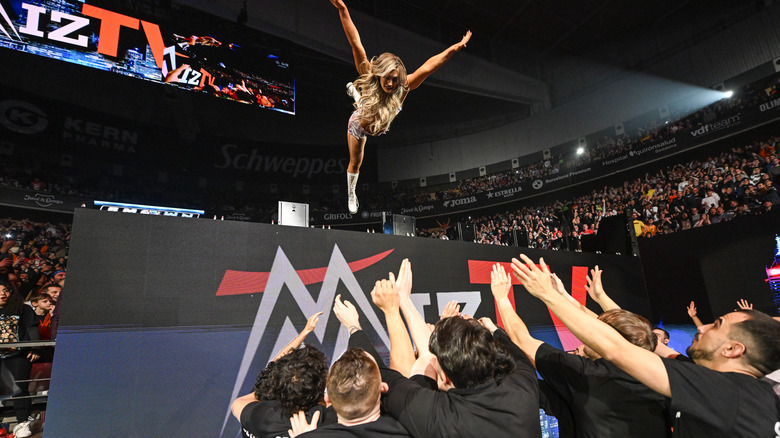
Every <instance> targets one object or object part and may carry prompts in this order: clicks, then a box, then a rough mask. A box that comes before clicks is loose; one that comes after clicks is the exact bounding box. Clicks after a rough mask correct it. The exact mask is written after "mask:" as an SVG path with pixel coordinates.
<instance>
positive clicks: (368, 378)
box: [328, 348, 382, 420]
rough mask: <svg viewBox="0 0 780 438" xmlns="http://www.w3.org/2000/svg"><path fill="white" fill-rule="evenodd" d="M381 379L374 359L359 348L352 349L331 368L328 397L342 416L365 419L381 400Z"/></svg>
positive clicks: (347, 418) (350, 418)
mask: <svg viewBox="0 0 780 438" xmlns="http://www.w3.org/2000/svg"><path fill="white" fill-rule="evenodd" d="M381 382H382V375H381V374H380V372H379V366H378V365H377V363H376V362H375V361H374V359H372V358H371V357H370V356H369V355H368V354H367V353H366V352H365V351H363V350H361V349H359V348H350V349H348V350H347V351H345V352H344V354H342V355H341V357H340V358H339V359H338V360H337V361H336V362H334V363H333V366H332V367H331V368H330V373H328V398H329V399H330V401H331V403H332V404H333V409H335V410H336V413H337V414H338V415H339V417H340V418H344V419H346V420H355V419H358V418H363V417H365V416H366V415H368V414H369V413H371V411H372V410H373V409H374V408H375V407H376V403H378V402H379V396H380V395H381V388H380V384H381Z"/></svg>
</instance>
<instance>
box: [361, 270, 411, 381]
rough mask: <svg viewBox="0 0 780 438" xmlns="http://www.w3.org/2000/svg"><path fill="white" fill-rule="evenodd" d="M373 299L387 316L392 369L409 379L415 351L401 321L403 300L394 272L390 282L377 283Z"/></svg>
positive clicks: (372, 293)
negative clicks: (401, 303)
mask: <svg viewBox="0 0 780 438" xmlns="http://www.w3.org/2000/svg"><path fill="white" fill-rule="evenodd" d="M399 275H400V274H399ZM371 299H372V300H373V301H374V304H375V305H376V306H377V307H379V308H380V309H382V312H384V314H385V322H386V323H387V332H388V334H389V336H390V368H391V369H394V370H396V371H398V372H399V373H401V374H403V375H404V376H406V377H409V375H410V373H411V369H412V365H414V350H413V349H412V341H411V340H410V339H409V335H408V333H407V332H406V326H405V325H404V321H403V320H402V319H401V312H400V301H401V300H400V297H399V296H398V287H397V286H396V283H395V277H394V276H393V273H392V272H391V273H390V278H389V280H380V281H377V282H376V284H375V285H374V289H373V290H372V291H371Z"/></svg>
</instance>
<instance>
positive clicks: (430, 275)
mask: <svg viewBox="0 0 780 438" xmlns="http://www.w3.org/2000/svg"><path fill="white" fill-rule="evenodd" d="M524 251H525V252H526V254H528V255H529V256H531V257H532V258H534V259H538V258H539V257H540V256H544V257H545V260H546V262H547V263H548V264H549V265H550V266H551V268H552V270H553V271H555V272H556V273H557V274H558V276H560V277H561V278H562V280H563V282H564V284H566V285H567V288H569V289H570V290H571V291H573V294H574V296H575V297H576V298H578V299H580V300H581V301H585V296H586V292H585V291H584V284H585V274H586V273H587V270H588V268H591V267H593V266H594V265H596V264H598V265H599V266H600V267H601V268H602V269H603V270H604V286H605V288H606V290H607V291H608V292H609V293H610V295H612V296H613V298H614V299H615V301H616V302H618V303H619V304H621V305H623V306H625V308H627V309H629V310H632V311H635V312H638V313H641V314H644V315H649V303H648V299H647V295H646V292H645V287H644V282H643V276H642V270H641V265H640V263H639V260H638V259H637V258H635V257H626V256H623V257H620V256H611V255H599V254H584V253H571V252H566V251H539V250H530V249H526V250H524ZM516 256H517V249H516V248H510V247H501V246H493V245H475V244H472V243H463V242H454V241H440V240H435V239H419V238H412V237H405V236H389V235H381V234H367V233H366V234H364V233H356V232H344V231H335V230H322V229H307V228H292V227H283V226H278V225H276V226H275V225H266V224H255V223H244V222H231V221H214V220H208V219H183V218H166V217H152V216H144V215H134V214H123V213H110V212H101V211H95V210H85V209H84V210H81V209H80V210H77V211H76V214H75V218H74V223H73V238H72V244H71V252H70V261H69V270H68V285H67V288H66V293H64V294H63V297H64V299H63V303H64V304H63V305H62V308H61V312H62V313H61V325H60V331H59V334H58V338H57V357H56V358H55V363H54V369H53V375H52V385H51V390H50V396H49V406H48V415H47V422H46V429H47V435H49V434H51V435H52V436H56V437H60V438H66V437H82V436H177V437H179V436H209V437H211V436H220V437H234V436H236V433H237V431H238V423H237V422H236V421H235V420H234V419H233V417H232V416H231V415H229V406H230V403H231V401H232V399H233V398H234V397H236V396H237V395H243V394H246V393H248V392H249V391H250V389H251V385H252V384H253V383H254V380H255V377H256V375H257V373H258V372H259V371H260V370H261V369H262V368H263V367H264V366H265V364H266V363H267V362H268V360H269V359H270V358H271V357H272V355H273V354H275V353H276V352H277V351H278V350H280V349H281V348H282V347H283V346H284V345H285V344H286V343H287V342H288V341H289V340H291V339H292V338H293V337H294V336H295V335H296V334H297V332H298V331H300V330H301V329H303V327H304V326H305V324H306V319H307V317H308V316H310V315H311V314H313V313H315V312H316V311H320V310H323V311H325V313H324V315H323V316H322V317H321V318H320V322H319V324H318V325H317V328H316V330H315V332H314V333H313V334H311V335H310V336H309V337H308V338H307V340H306V342H308V343H311V344H313V345H315V346H317V347H319V348H321V349H322V350H323V351H324V352H325V354H326V355H328V356H329V357H330V358H331V360H333V358H335V357H338V356H339V355H340V354H341V353H342V352H343V350H344V349H345V347H346V341H347V332H346V329H342V328H341V327H340V326H339V323H338V320H337V319H336V318H335V316H334V315H333V314H332V311H331V309H332V304H333V300H334V298H335V296H336V294H341V295H342V296H343V297H344V298H345V299H348V300H350V301H352V302H353V303H355V305H356V306H357V308H358V310H359V312H360V314H361V323H362V325H363V328H364V329H365V330H366V331H367V332H368V333H369V335H370V336H372V337H374V339H375V340H376V342H377V344H378V345H379V346H380V349H384V350H385V352H386V348H385V347H384V346H385V345H387V344H388V337H387V333H386V330H385V328H384V317H383V315H382V313H381V311H380V310H378V309H377V308H375V307H374V306H373V304H372V303H371V302H370V296H369V293H370V290H371V288H372V287H373V284H374V282H375V281H376V280H377V279H380V278H383V277H386V276H387V273H388V272H390V271H396V272H397V270H398V267H399V265H400V263H401V261H402V260H403V259H404V258H409V259H410V260H411V262H412V269H413V272H414V287H413V300H414V302H415V304H416V305H417V307H418V308H419V309H420V310H421V311H422V313H423V315H424V317H425V319H426V320H427V321H428V322H435V321H436V320H437V319H438V318H439V315H440V312H441V310H442V309H443V307H444V306H445V305H446V303H447V302H448V301H451V300H456V301H458V302H460V303H461V306H462V311H463V312H464V313H468V314H471V315H474V316H475V317H482V316H489V317H491V318H495V306H494V302H493V299H492V296H491V293H490V284H489V282H490V267H491V264H492V263H493V262H509V260H510V259H511V258H512V257H516ZM514 294H515V295H514V297H515V298H514V299H515V302H516V305H517V309H518V311H519V313H520V314H521V315H522V316H523V318H524V319H525V321H526V323H527V324H528V326H529V328H530V329H531V331H532V332H533V334H534V335H535V336H537V337H538V338H540V339H543V340H544V341H546V342H548V343H550V344H552V345H555V346H558V347H561V348H573V346H576V345H577V344H576V343H577V341H576V339H573V336H571V334H570V333H568V332H567V331H566V330H565V329H564V328H562V327H556V326H555V322H554V319H553V317H552V316H551V315H550V313H549V311H548V310H547V309H546V308H545V306H544V305H543V304H542V303H541V302H540V301H538V300H536V299H534V298H533V297H531V296H530V295H528V294H527V293H526V292H525V290H524V289H523V288H522V287H515V288H514ZM587 305H588V306H589V307H591V308H592V309H593V310H596V311H598V309H597V308H596V307H594V303H592V302H587Z"/></svg>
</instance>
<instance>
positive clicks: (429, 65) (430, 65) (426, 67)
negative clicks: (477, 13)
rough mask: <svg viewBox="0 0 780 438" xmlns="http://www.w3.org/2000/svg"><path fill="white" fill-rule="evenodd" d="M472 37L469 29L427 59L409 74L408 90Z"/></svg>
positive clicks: (418, 84) (448, 58)
mask: <svg viewBox="0 0 780 438" xmlns="http://www.w3.org/2000/svg"><path fill="white" fill-rule="evenodd" d="M331 1H337V0H331ZM470 39H471V31H468V32H466V35H463V39H461V40H460V42H458V43H455V44H453V45H451V46H450V47H448V48H447V50H445V51H443V52H441V53H439V54H438V55H436V56H433V57H431V58H429V59H428V60H427V61H425V63H424V64H423V65H421V66H420V68H418V69H417V70H415V71H414V73H412V74H410V75H409V76H407V78H406V88H407V89H408V90H414V89H415V88H417V87H419V86H420V84H422V83H423V81H424V80H425V79H426V78H427V77H428V76H430V75H431V74H432V73H433V72H435V71H436V70H438V69H440V68H441V66H443V65H444V63H446V62H447V61H449V60H450V58H452V55H454V54H455V53H457V52H460V49H462V48H464V47H466V43H468V42H469V40H470Z"/></svg>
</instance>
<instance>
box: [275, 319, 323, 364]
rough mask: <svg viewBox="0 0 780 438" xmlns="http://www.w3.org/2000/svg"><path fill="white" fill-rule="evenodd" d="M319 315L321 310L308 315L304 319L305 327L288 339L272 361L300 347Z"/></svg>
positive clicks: (314, 325)
mask: <svg viewBox="0 0 780 438" xmlns="http://www.w3.org/2000/svg"><path fill="white" fill-rule="evenodd" d="M320 315H322V312H317V313H315V314H314V315H312V316H310V317H309V320H308V321H306V327H304V328H303V330H301V332H300V333H298V336H296V337H295V339H293V340H292V341H290V343H289V344H287V346H285V347H284V348H282V351H280V352H279V354H277V355H276V356H275V357H274V361H276V360H279V358H280V357H282V356H284V355H285V354H289V353H290V352H291V351H293V350H295V349H296V348H298V347H300V346H301V344H302V343H303V340H304V339H306V336H308V335H309V333H311V332H313V331H314V328H315V327H317V321H319V320H320Z"/></svg>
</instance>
